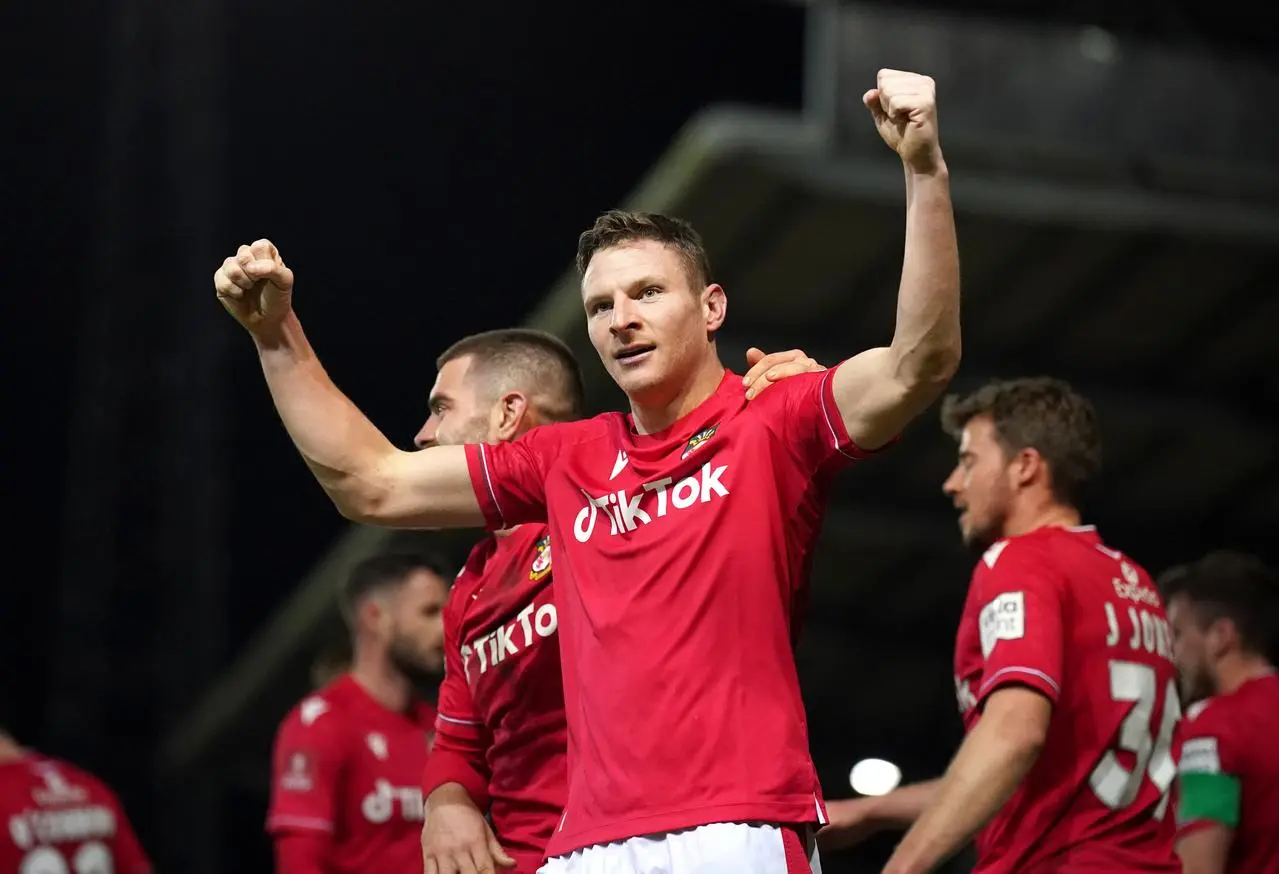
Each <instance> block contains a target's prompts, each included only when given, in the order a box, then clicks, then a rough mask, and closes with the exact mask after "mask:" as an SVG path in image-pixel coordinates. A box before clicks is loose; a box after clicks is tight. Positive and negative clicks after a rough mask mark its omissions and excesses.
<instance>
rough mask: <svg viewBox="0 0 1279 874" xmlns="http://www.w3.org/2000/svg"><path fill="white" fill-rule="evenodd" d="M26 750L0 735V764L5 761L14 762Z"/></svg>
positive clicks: (24, 754)
mask: <svg viewBox="0 0 1279 874" xmlns="http://www.w3.org/2000/svg"><path fill="white" fill-rule="evenodd" d="M26 754H27V751H26V750H24V749H23V748H22V747H20V746H18V744H17V743H16V742H15V741H14V740H13V739H12V738H8V737H0V764H5V763H7V762H16V761H17V760H18V759H21V758H23V757H25V756H26Z"/></svg>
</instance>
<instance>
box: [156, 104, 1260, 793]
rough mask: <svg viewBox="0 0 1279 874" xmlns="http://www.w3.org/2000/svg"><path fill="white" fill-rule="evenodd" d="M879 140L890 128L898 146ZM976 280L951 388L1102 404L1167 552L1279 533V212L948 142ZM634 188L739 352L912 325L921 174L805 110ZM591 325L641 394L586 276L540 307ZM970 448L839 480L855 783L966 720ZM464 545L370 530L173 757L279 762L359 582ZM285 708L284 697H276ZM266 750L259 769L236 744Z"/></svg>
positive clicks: (816, 716)
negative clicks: (675, 225) (588, 315)
mask: <svg viewBox="0 0 1279 874" xmlns="http://www.w3.org/2000/svg"><path fill="white" fill-rule="evenodd" d="M881 151H884V150H882V147H881ZM947 154H948V159H949V163H950V166H951V170H952V190H953V195H954V201H955V205H956V211H957V217H958V226H959V235H960V247H961V257H962V262H963V281H964V328H965V360H964V364H963V367H962V371H961V374H960V376H959V377H958V378H957V380H956V383H955V387H956V388H957V389H959V390H963V389H965V388H969V387H972V386H974V385H976V384H978V383H980V382H981V381H983V380H985V379H987V378H990V377H996V376H1010V375H1023V374H1040V373H1049V374H1053V375H1057V376H1061V377H1064V378H1067V379H1069V380H1071V381H1072V382H1073V383H1075V384H1076V385H1077V386H1078V387H1079V388H1080V389H1082V390H1083V391H1085V392H1086V393H1087V394H1088V395H1089V396H1090V397H1091V398H1092V399H1093V400H1094V402H1095V403H1096V405H1097V407H1098V410H1099V412H1100V415H1101V418H1102V423H1103V428H1104V433H1105V439H1106V473H1105V477H1104V481H1103V482H1102V483H1101V485H1100V487H1099V488H1098V489H1097V490H1096V493H1095V494H1094V495H1093V496H1092V500H1091V503H1090V504H1089V514H1088V515H1089V519H1090V520H1091V521H1095V522H1097V523H1098V524H1099V525H1100V526H1101V528H1102V531H1103V534H1104V535H1105V536H1107V538H1108V539H1109V540H1110V541H1111V542H1113V543H1115V544H1116V545H1117V546H1119V547H1121V548H1123V549H1125V550H1126V551H1128V552H1130V553H1131V554H1133V555H1135V556H1136V557H1138V558H1139V560H1141V561H1142V562H1143V563H1145V564H1147V565H1148V566H1151V567H1152V569H1157V568H1159V567H1161V566H1162V565H1164V564H1166V563H1170V562H1173V561H1176V560H1180V559H1184V558H1187V557H1190V556H1192V555H1193V554H1194V553H1196V552H1198V551H1200V550H1204V549H1207V548H1210V547H1213V546H1217V545H1223V544H1229V545H1235V546H1239V547H1244V548H1253V549H1257V550H1259V551H1263V552H1264V551H1268V550H1270V551H1272V550H1273V547H1272V546H1271V545H1270V543H1271V541H1270V537H1271V535H1272V534H1273V531H1274V526H1275V524H1276V521H1279V452H1277V451H1276V437H1277V436H1279V427H1277V426H1279V403H1276V401H1279V343H1277V342H1276V341H1275V331H1276V328H1277V327H1279V295H1277V294H1275V292H1274V284H1273V277H1274V276H1275V275H1279V274H1277V271H1279V211H1276V210H1275V209H1274V207H1273V205H1267V204H1266V203H1265V202H1264V201H1262V200H1254V199H1250V198H1247V197H1245V196H1241V195H1239V194H1238V193H1237V192H1234V193H1230V194H1227V195H1219V194H1217V193H1215V192H1217V191H1222V190H1231V191H1232V192H1233V191H1234V189H1232V188H1230V186H1226V185H1224V184H1223V185H1218V184H1217V183H1216V182H1215V181H1214V180H1215V178H1216V177H1211V176H1207V175H1205V174H1204V173H1203V172H1201V171H1197V170H1195V169H1194V168H1193V167H1191V168H1185V167H1183V166H1181V165H1178V164H1176V163H1174V162H1168V163H1167V164H1166V165H1154V166H1155V167H1156V172H1155V173H1154V175H1153V177H1152V176H1151V175H1149V174H1148V175H1147V178H1146V179H1145V183H1144V184H1143V185H1140V186H1138V185H1135V184H1133V183H1132V181H1131V180H1130V178H1129V177H1128V176H1127V175H1126V174H1124V173H1123V172H1122V168H1115V167H1112V166H1109V165H1106V164H1104V163H1101V162H1090V161H1086V160H1076V159H1074V158H1073V157H1072V156H1069V155H1064V154H1058V155H1051V154H1049V155H1045V154H1044V153H1043V152H1042V151H1032V152H1027V153H1021V154H1018V153H1014V152H1009V151H1004V152H998V153H992V152H990V151H989V150H987V149H984V148H983V147H982V145H981V144H980V143H965V142H963V141H960V142H957V143H948V144H947ZM626 206H627V207H629V208H633V209H641V210H653V211H661V212H667V213H672V214H676V215H679V216H682V217H684V218H686V219H689V220H690V221H691V222H693V224H694V225H695V226H696V227H698V229H699V230H700V231H701V233H702V235H703V237H704V238H705V241H706V244H707V247H708V249H709V252H710V254H711V256H712V264H713V265H714V266H715V268H716V279H717V280H718V281H720V282H721V283H722V284H723V285H724V286H725V287H726V289H727V291H728V296H729V302H730V313H731V316H730V319H729V323H728V324H729V326H730V329H729V330H726V332H725V334H724V336H723V337H722V340H721V346H722V352H723V354H724V358H725V361H726V362H728V363H729V364H730V366H732V365H738V366H740V365H739V364H738V363H739V362H741V361H742V360H743V356H744V352H745V349H746V348H747V347H748V346H750V345H758V346H761V347H764V348H766V349H779V348H789V347H792V346H798V347H802V348H804V349H806V350H808V351H809V352H810V353H812V354H813V355H815V356H816V357H818V358H819V360H823V361H825V362H827V363H833V362H835V361H837V360H839V359H841V358H843V357H846V356H847V355H849V354H851V353H855V352H857V351H859V350H861V349H864V348H867V347H870V346H875V345H883V344H885V343H886V342H887V341H888V340H889V338H890V337H891V334H892V329H893V313H894V302H895V295H896V286H897V281H898V276H899V271H900V264H901V257H902V240H903V216H904V199H903V185H902V177H901V170H900V167H899V166H898V165H897V164H896V163H895V161H894V160H893V158H892V156H891V155H890V154H887V153H886V151H884V153H883V154H881V153H880V152H872V151H867V152H864V153H861V152H858V151H857V150H840V149H836V148H835V147H834V146H833V144H832V141H831V138H830V136H829V135H828V131H827V129H826V128H824V127H823V126H821V125H814V124H812V123H810V122H808V121H805V120H803V119H802V118H800V117H799V116H796V115H786V114H777V113H769V112H762V111H758V110H753V109H736V108H717V109H712V110H708V111H706V112H705V113H703V114H702V115H700V116H699V117H697V118H695V119H694V120H693V121H691V122H690V123H689V124H688V125H687V127H686V128H685V130H684V131H683V132H682V133H681V135H680V136H679V137H678V138H677V139H676V140H675V142H674V143H673V144H672V145H671V147H670V148H669V150H668V151H667V153H666V154H665V155H664V156H663V157H662V158H661V160H660V161H659V162H658V163H657V164H656V166H655V167H654V168H653V170H652V171H651V172H650V174H649V175H648V177H647V178H646V179H645V180H643V182H642V184H641V185H640V186H639V187H638V188H637V189H636V190H635V192H634V193H633V195H632V196H631V197H630V198H629V200H628V201H627V203H626ZM528 324H529V325H530V326H532V327H537V328H541V329H544V330H548V331H551V332H553V333H555V334H557V335H559V336H561V337H563V338H564V339H565V340H566V341H568V342H569V343H570V345H571V346H572V347H573V348H574V349H575V351H576V352H577V353H578V354H579V355H580V356H581V358H582V360H583V361H584V362H587V365H586V366H585V368H584V370H585V376H586V379H587V391H588V395H589V399H590V401H591V403H592V405H593V406H594V407H595V408H597V409H607V408H616V407H618V406H619V405H620V403H621V402H622V397H621V395H620V394H619V392H618V391H617V389H616V387H615V386H613V385H612V383H611V382H610V381H609V379H608V377H607V375H606V374H605V372H604V371H603V369H602V368H600V367H597V366H594V364H593V358H594V352H593V350H592V349H591V347H590V345H589V343H588V341H587V339H586V336H585V331H584V329H583V318H582V315H581V306H580V298H579V293H578V288H577V280H576V277H575V275H574V274H573V273H572V272H571V271H569V272H566V273H565V275H564V276H563V277H562V278H561V279H560V280H559V281H558V282H557V283H556V284H555V285H554V287H553V288H551V290H550V292H549V293H548V295H547V296H546V298H545V300H544V301H543V303H542V304H541V306H540V307H539V308H538V309H537V310H536V311H535V312H534V313H533V315H532V316H531V318H530V319H529V320H528ZM953 459H954V446H953V444H952V443H951V442H950V441H949V439H948V438H946V437H945V436H944V435H943V434H942V433H941V431H940V429H939V428H938V425H937V419H936V416H935V413H934V412H930V413H928V414H926V415H925V416H924V417H923V418H922V420H921V421H919V422H918V423H916V424H915V425H913V426H912V427H911V428H910V429H909V430H908V431H907V433H906V434H905V435H904V439H903V440H902V442H901V443H900V444H899V445H898V446H896V447H894V448H893V449H891V450H890V451H888V452H886V453H884V455H883V456H882V457H878V458H876V459H874V460H873V461H869V462H866V463H863V464H860V465H857V466H856V467H854V468H853V469H852V470H850V471H849V472H848V473H846V474H845V475H844V476H843V477H842V481H841V485H840V487H839V489H838V491H837V494H836V496H835V501H834V506H833V510H832V513H831V515H830V518H829V519H828V521H827V524H826V530H825V536H824V539H823V542H822V546H821V551H820V553H819V556H818V559H817V562H816V567H815V571H814V581H813V601H812V605H811V616H810V618H809V620H808V623H807V629H806V632H805V637H804V640H803V642H802V644H801V647H800V654H799V658H800V669H801V675H802V677H803V681H804V687H805V696H806V702H807V705H808V708H809V716H810V718H809V724H810V734H811V740H812V745H813V749H814V754H815V756H816V758H817V761H818V766H819V770H820V771H821V773H822V777H823V780H824V782H826V783H827V785H829V786H831V787H833V788H834V787H839V786H840V785H841V784H842V783H843V781H844V780H845V779H846V774H847V767H848V766H849V764H851V762H852V761H853V760H854V759H856V758H859V757H861V756H863V755H881V756H884V757H886V758H890V759H894V760H896V761H899V762H902V763H904V767H905V769H906V770H907V777H908V778H912V777H914V776H918V775H919V774H917V773H912V771H915V772H922V771H926V770H928V769H931V768H935V767H939V766H940V765H941V764H943V763H944V761H945V759H946V758H947V757H948V754H949V752H950V749H949V747H948V741H947V740H946V738H949V737H952V736H957V733H958V726H959V723H958V717H957V715H956V709H955V705H954V698H953V693H954V690H953V683H952V679H951V676H952V672H951V667H950V653H951V646H952V641H953V635H954V625H955V622H956V620H957V618H958V615H959V611H960V608H961V605H962V601H963V595H964V591H965V587H966V583H967V579H968V575H969V572H970V569H971V558H970V557H969V556H967V555H966V554H965V553H964V551H963V549H962V548H961V546H960V544H959V538H958V534H957V531H956V528H955V523H954V519H953V512H952V511H951V509H950V508H949V506H948V503H947V501H946V499H945V498H944V497H943V496H942V495H941V493H940V484H941V482H942V480H943V478H944V477H945V476H946V474H947V473H948V471H949V469H950V466H951V464H952V463H953ZM406 536H409V537H424V538H427V539H430V540H432V541H433V542H435V543H437V544H442V545H443V546H444V547H445V548H447V549H450V550H454V551H462V550H464V549H465V548H466V547H467V546H468V545H469V544H470V542H472V541H473V539H474V533H473V532H454V533H448V534H443V533H429V534H421V535H403V534H395V533H392V532H387V531H379V530H375V529H369V528H360V527H353V528H352V529H351V530H350V531H349V532H348V533H347V534H346V536H345V537H344V538H343V539H342V540H341V541H340V542H339V543H338V544H336V545H335V546H334V547H333V549H332V550H331V551H330V552H329V553H328V554H327V555H325V557H324V558H323V559H322V560H321V562H320V563H319V564H318V565H317V566H316V568H315V569H314V570H313V572H312V573H311V574H310V575H309V576H308V578H307V579H306V580H305V581H304V582H303V583H302V584H301V585H300V586H299V588H298V590H297V592H296V593H295V595H294V596H293V598H292V600H291V601H290V602H289V603H288V604H287V605H286V606H285V607H284V608H283V609H282V610H281V612H280V613H279V614H278V615H277V616H276V617H275V618H274V619H273V620H272V621H271V622H270V623H268V624H267V625H266V626H265V627H264V628H263V629H262V631H261V633H260V634H259V635H258V637H257V639H256V640H255V641H254V642H253V643H252V644H251V645H250V646H249V647H248V648H247V649H246V650H245V651H244V652H243V653H242V654H241V656H240V658H239V659H238V660H237V661H236V662H235V663H234V664H233V666H232V667H231V668H230V669H229V670H228V671H227V672H226V674H225V675H224V676H223V677H222V678H221V680H220V681H219V682H218V683H216V684H215V685H214V686H213V688H211V689H210V690H208V692H207V694H206V695H205V696H204V697H203V698H202V700H201V701H200V702H199V703H198V704H197V706H196V707H195V708H194V709H193V710H192V711H191V712H190V713H189V714H188V715H187V717H186V718H185V719H184V720H183V721H182V722H181V723H180V724H179V725H178V726H176V727H175V729H174V731H173V732H172V734H171V735H170V736H169V737H168V738H167V740H166V741H165V743H164V744H163V746H162V747H161V749H160V751H159V756H160V763H161V764H162V765H163V766H164V767H166V768H184V767H189V766H191V765H193V764H195V763H197V762H200V761H208V760H210V759H216V760H218V761H220V762H222V763H224V764H225V765H226V768H227V770H228V772H229V773H236V772H240V773H243V774H245V775H246V777H245V779H247V780H251V781H252V782H254V783H255V784H259V785H261V784H263V783H264V781H265V776H264V775H265V773H266V770H265V767H264V760H265V756H266V751H267V750H268V749H269V737H270V734H271V732H272V731H273V729H274V725H275V721H276V719H277V718H278V716H279V715H280V714H281V713H282V712H283V711H284V709H286V708H287V706H288V704H289V703H291V701H292V700H295V698H296V696H297V695H299V694H301V693H302V691H303V690H304V689H305V677H306V672H305V665H306V663H307V661H308V660H309V658H310V657H311V655H312V653H313V649H314V646H315V644H316V643H317V641H318V640H319V637H320V636H321V633H322V630H323V629H324V628H325V627H326V625H327V624H328V623H331V622H332V621H333V617H334V615H335V606H334V595H335V592H336V590H337V586H338V582H339V580H340V579H341V578H342V577H343V575H344V574H345V573H346V571H347V570H348V569H349V568H350V567H351V566H352V565H353V564H354V563H355V562H356V561H358V560H359V559H360V558H362V557H364V556H367V555H369V554H371V553H373V552H375V551H377V550H379V549H383V548H386V547H387V546H389V545H390V544H391V543H392V542H394V541H396V540H397V538H402V537H406ZM266 702H270V703H272V704H276V705H278V706H275V707H269V706H265V704H266ZM237 764H238V765H242V766H243V768H242V769H241V768H237V767H236V765H237Z"/></svg>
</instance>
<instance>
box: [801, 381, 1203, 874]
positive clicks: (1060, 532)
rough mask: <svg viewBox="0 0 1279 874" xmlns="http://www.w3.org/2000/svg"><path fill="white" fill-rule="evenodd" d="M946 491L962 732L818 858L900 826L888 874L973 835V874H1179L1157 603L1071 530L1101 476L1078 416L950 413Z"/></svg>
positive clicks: (1013, 397)
mask: <svg viewBox="0 0 1279 874" xmlns="http://www.w3.org/2000/svg"><path fill="white" fill-rule="evenodd" d="M942 422H943V425H944V427H945V429H946V431H947V432H948V433H950V434H951V435H952V436H954V437H956V439H957V440H958V441H959V463H958V464H957V465H956V467H955V469H954V471H952V472H951V474H950V476H949V477H947V479H946V482H945V484H944V485H943V491H945V493H946V494H947V495H948V496H950V497H951V499H952V500H953V501H954V504H955V507H956V509H958V510H959V513H960V515H959V527H960V532H961V534H962V535H963V538H964V542H965V543H967V544H968V545H969V546H971V547H973V548H974V549H976V550H981V551H982V554H981V559H980V561H978V563H977V567H976V570H975V571H974V572H973V576H972V582H971V584H970V586H969V590H968V601H967V604H966V606H965V607H964V614H963V617H962V619H961V622H960V627H959V633H958V637H957V640H956V644H955V690H956V694H957V696H958V701H959V709H960V712H961V713H962V714H963V718H964V725H965V729H966V732H967V737H966V738H965V740H964V742H963V744H962V745H961V746H960V748H959V751H958V753H956V755H955V758H954V760H953V761H952V762H951V764H950V767H949V768H948V769H947V771H946V773H945V775H944V776H942V777H941V778H940V779H937V780H933V781H931V782H927V783H921V784H916V785H913V786H905V787H902V788H901V789H898V790H896V791H894V792H890V793H888V794H887V795H884V796H881V797H878V798H866V799H854V800H851V801H839V802H833V803H832V804H831V805H830V809H831V820H832V824H831V826H830V827H829V828H828V829H827V830H826V831H825V832H824V833H823V835H822V837H821V841H822V844H823V846H840V845H846V844H848V843H852V842H855V841H856V840H859V839H861V838H862V837H864V836H866V835H867V834H869V833H872V832H874V831H877V830H880V829H886V828H903V827H909V831H908V832H907V833H906V836H905V838H904V839H903V840H902V842H901V843H900V844H899V845H898V847H897V850H896V852H895V853H894V855H893V857H892V859H891V860H890V862H889V864H888V867H887V868H886V869H885V870H886V871H888V872H917V871H931V870H933V869H935V868H936V867H937V866H938V865H940V864H941V863H942V862H944V861H945V860H946V859H947V858H948V857H949V856H950V855H952V854H953V853H955V852H956V851H958V850H959V849H960V848H961V847H963V846H964V845H965V844H966V843H967V842H968V840H969V838H971V837H973V835H974V834H976V843H977V856H978V862H977V867H976V869H975V870H976V871H978V872H981V874H996V872H998V874H1003V872H1010V874H1011V872H1018V874H1035V872H1059V871H1096V872H1116V874H1118V872H1175V871H1177V870H1178V863H1177V860H1176V857H1175V855H1174V853H1173V831H1174V827H1173V817H1172V815H1171V813H1169V812H1168V811H1167V807H1168V799H1169V789H1170V788H1171V785H1172V780H1173V776H1174V773H1175V767H1174V764H1173V759H1172V739H1173V730H1174V728H1175V726H1176V724H1177V720H1178V719H1179V718H1180V716H1181V708H1180V706H1179V702H1178V698H1177V690H1176V669H1175V667H1174V665H1173V662H1172V649H1171V647H1172V644H1171V640H1170V636H1171V632H1170V630H1169V628H1168V623H1167V620H1166V618H1165V615H1164V608H1163V604H1162V601H1161V600H1160V597H1159V593H1158V591H1157V590H1156V589H1155V586H1154V584H1153V583H1152V582H1151V580H1150V578H1149V576H1148V575H1147V574H1146V572H1145V571H1144V570H1142V568H1141V567H1140V566H1139V565H1138V564H1137V563H1136V562H1134V561H1133V560H1132V559H1130V558H1128V557H1127V556H1125V555H1124V554H1122V553H1120V552H1118V551H1117V550H1115V549H1113V548H1111V547H1109V546H1107V545H1106V544H1105V543H1103V542H1102V540H1101V539H1100V537H1098V535H1097V532H1096V530H1095V529H1094V528H1092V527H1091V526H1084V525H1081V524H1080V522H1081V518H1080V512H1079V509H1078V503H1077V502H1078V499H1079V495H1080V492H1081V490H1082V489H1083V487H1084V486H1085V485H1086V484H1087V483H1088V481H1089V480H1091V479H1092V478H1093V477H1094V476H1095V475H1096V474H1097V472H1098V470H1099V469H1100V466H1101V435H1100V430H1099V428H1098V424H1097V416H1096V413H1095V412H1094V411H1093V407H1092V405H1091V404H1090V403H1089V402H1088V401H1087V400H1086V399H1085V398H1083V397H1082V396H1081V395H1079V394H1078V393H1077V392H1075V391H1074V390H1072V389H1071V387H1070V386H1068V385H1067V384H1065V383H1064V382H1061V381H1059V380H1055V379H1046V378H1038V379H1015V380H1010V381H1005V382H993V383H990V384H988V385H986V386H983V387H982V388H980V389H978V390H977V391H976V392H974V393H972V394H971V395H969V396H967V397H962V398H961V397H957V396H951V397H948V398H947V399H946V401H945V403H944V404H943V407H942Z"/></svg>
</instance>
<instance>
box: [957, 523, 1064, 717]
mask: <svg viewBox="0 0 1279 874" xmlns="http://www.w3.org/2000/svg"><path fill="white" fill-rule="evenodd" d="M973 585H974V586H976V587H977V604H978V610H979V613H978V620H977V621H978V626H979V628H980V631H981V651H982V657H983V659H984V667H983V670H982V682H981V688H980V689H978V690H977V703H978V705H980V704H981V703H982V702H983V701H985V700H986V697H987V696H988V695H990V693H991V692H993V691H995V690H996V689H998V688H1000V687H1001V686H1007V685H1012V684H1016V685H1021V686H1029V687H1030V688H1032V689H1034V690H1036V691H1038V692H1041V693H1043V694H1044V695H1046V696H1047V697H1048V699H1049V700H1050V701H1052V702H1053V703H1054V704H1056V703H1057V696H1058V695H1059V694H1060V692H1061V676H1062V653H1063V650H1064V642H1063V637H1062V615H1061V613H1062V605H1061V596H1060V589H1059V586H1058V581H1057V575H1056V574H1055V573H1054V572H1053V570H1052V563H1051V561H1049V560H1048V558H1047V557H1046V556H1044V555H1043V554H1041V553H1040V552H1039V551H1038V550H1037V549H1036V548H1035V547H1034V546H1032V545H1030V544H1026V543H1017V542H1013V541H1001V542H1000V543H997V544H995V545H994V546H993V547H991V548H990V549H988V550H987V551H986V554H985V555H984V556H983V557H982V559H981V561H980V562H979V563H978V565H977V570H976V572H975V573H974V576H973Z"/></svg>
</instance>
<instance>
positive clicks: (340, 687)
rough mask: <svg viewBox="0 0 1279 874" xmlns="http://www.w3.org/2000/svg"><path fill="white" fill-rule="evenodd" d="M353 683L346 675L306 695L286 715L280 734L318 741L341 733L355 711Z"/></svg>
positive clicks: (281, 724)
mask: <svg viewBox="0 0 1279 874" xmlns="http://www.w3.org/2000/svg"><path fill="white" fill-rule="evenodd" d="M352 683H353V681H352V680H351V679H350V678H349V677H348V676H347V675H345V674H343V675H342V676H340V677H338V678H337V679H336V680H333V681H332V682H330V683H329V684H328V685H326V686H324V687H322V688H320V689H317V690H316V691H314V692H312V693H311V694H309V695H307V696H306V697H305V698H303V699H302V700H301V701H299V702H298V703H297V704H295V705H293V708H292V709H291V710H289V712H288V713H287V714H286V715H285V717H284V719H283V720H282V721H281V723H280V733H281V734H293V735H296V734H306V735H312V736H317V737H334V736H336V735H338V734H340V733H342V731H343V730H344V726H345V725H346V724H347V722H348V721H349V720H350V718H351V715H352V712H353V710H354V709H355V703H356V702H355V701H354V700H353V695H352V691H353V690H352V689H351V686H352Z"/></svg>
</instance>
